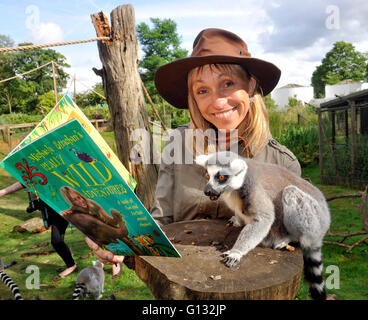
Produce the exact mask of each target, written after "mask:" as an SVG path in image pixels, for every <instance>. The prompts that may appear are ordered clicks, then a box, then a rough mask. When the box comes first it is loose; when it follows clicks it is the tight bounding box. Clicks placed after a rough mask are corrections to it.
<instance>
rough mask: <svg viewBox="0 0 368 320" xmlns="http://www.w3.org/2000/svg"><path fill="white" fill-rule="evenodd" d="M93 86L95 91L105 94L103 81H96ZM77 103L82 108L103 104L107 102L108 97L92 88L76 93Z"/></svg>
mask: <svg viewBox="0 0 368 320" xmlns="http://www.w3.org/2000/svg"><path fill="white" fill-rule="evenodd" d="M92 88H93V90H94V91H96V92H98V93H99V94H101V95H102V96H104V94H105V93H104V90H103V88H102V82H100V83H96V84H95V85H94V86H93V87H92ZM75 103H76V104H77V105H78V106H79V107H81V108H85V107H89V106H98V105H99V106H101V105H105V104H106V99H104V98H102V97H101V96H99V95H98V94H96V93H95V92H93V91H91V90H86V91H84V92H79V93H77V94H76V97H75Z"/></svg>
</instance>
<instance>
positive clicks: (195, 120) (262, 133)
mask: <svg viewBox="0 0 368 320" xmlns="http://www.w3.org/2000/svg"><path fill="white" fill-rule="evenodd" d="M210 68H216V69H218V70H220V71H222V72H224V73H227V74H235V75H237V76H240V77H246V78H247V79H248V80H250V78H251V77H253V76H252V75H250V74H249V73H248V72H247V71H246V70H245V69H243V68H242V67H241V66H240V65H237V64H213V65H210ZM202 70H203V66H201V67H198V68H196V69H193V70H191V71H190V72H189V74H188V106H189V113H190V119H191V122H190V125H191V128H192V129H201V130H202V131H206V130H208V129H210V128H214V125H213V124H212V123H210V122H209V121H207V120H206V119H205V118H204V117H203V116H202V114H201V112H200V110H199V108H198V105H197V103H196V101H195V99H194V94H193V78H194V74H195V73H197V74H198V73H200V72H201V71H202ZM253 78H254V77H253ZM234 129H235V128H234ZM236 129H238V134H239V139H241V140H243V141H245V142H246V145H245V147H246V148H248V150H249V156H250V157H254V156H255V155H257V154H258V153H259V152H261V151H262V149H263V147H264V146H265V145H266V144H267V140H268V135H269V123H268V112H267V109H266V106H265V104H264V102H263V99H262V94H261V92H260V90H259V89H258V88H257V87H256V89H255V92H254V94H253V101H252V102H250V108H249V111H248V113H247V115H246V117H245V118H244V120H243V121H242V123H241V124H240V125H239V126H238V128H236ZM195 139H196V137H195V136H194V137H193V140H194V141H193V149H194V150H193V151H194V154H196V153H197V152H196V149H195V147H196V141H195ZM205 139H206V138H205ZM214 151H216V150H209V148H208V139H206V146H205V149H204V150H203V152H204V153H210V152H214Z"/></svg>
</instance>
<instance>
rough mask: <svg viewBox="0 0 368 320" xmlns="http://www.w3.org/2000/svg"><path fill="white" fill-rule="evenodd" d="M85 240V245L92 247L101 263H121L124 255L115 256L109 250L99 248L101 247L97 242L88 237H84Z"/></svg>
mask: <svg viewBox="0 0 368 320" xmlns="http://www.w3.org/2000/svg"><path fill="white" fill-rule="evenodd" d="M85 241H86V243H87V245H88V246H89V247H90V248H91V249H92V251H93V253H94V254H95V255H96V257H97V259H98V260H100V261H101V262H102V263H103V264H116V263H122V262H123V261H124V258H125V257H124V256H117V255H115V254H113V253H112V252H111V251H108V250H103V249H101V247H100V246H99V245H98V244H97V243H95V242H93V241H92V240H91V239H90V238H88V237H86V238H85Z"/></svg>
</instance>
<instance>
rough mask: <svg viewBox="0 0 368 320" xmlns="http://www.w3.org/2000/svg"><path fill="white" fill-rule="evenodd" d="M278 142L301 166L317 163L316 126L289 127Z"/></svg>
mask: <svg viewBox="0 0 368 320" xmlns="http://www.w3.org/2000/svg"><path fill="white" fill-rule="evenodd" d="M278 141H279V142H280V143H281V144H283V145H285V146H287V147H288V148H289V149H290V150H291V151H292V152H293V153H294V154H295V156H296V157H297V158H298V160H299V162H300V164H301V166H303V167H304V166H306V165H310V164H313V163H317V161H318V155H319V149H318V128H317V127H316V126H308V127H299V126H295V127H294V126H292V127H289V128H288V129H287V130H285V131H284V132H283V133H282V134H281V135H280V136H279V137H278Z"/></svg>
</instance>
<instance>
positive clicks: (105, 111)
mask: <svg viewBox="0 0 368 320" xmlns="http://www.w3.org/2000/svg"><path fill="white" fill-rule="evenodd" d="M82 111H83V113H84V114H85V115H86V116H87V118H88V119H96V112H97V114H98V115H99V116H101V117H102V118H103V119H110V111H109V107H108V106H89V107H85V108H82Z"/></svg>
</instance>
